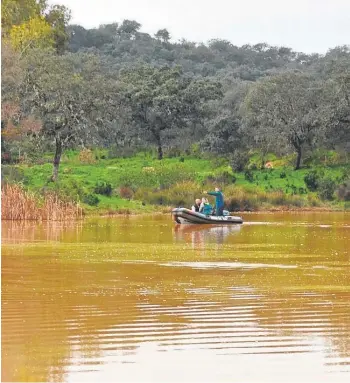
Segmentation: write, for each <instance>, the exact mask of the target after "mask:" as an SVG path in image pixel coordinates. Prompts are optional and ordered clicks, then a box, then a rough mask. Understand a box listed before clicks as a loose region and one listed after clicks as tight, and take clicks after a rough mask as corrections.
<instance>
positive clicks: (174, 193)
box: [5, 150, 350, 214]
mask: <svg viewBox="0 0 350 383" xmlns="http://www.w3.org/2000/svg"><path fill="white" fill-rule="evenodd" d="M95 156H97V158H98V159H97V160H96V159H95ZM103 156H107V155H106V153H105V151H103V150H99V151H98V152H97V153H96V152H94V153H93V157H92V162H93V163H90V164H89V163H88V164H84V163H81V160H80V158H79V155H78V152H76V151H67V152H65V154H64V156H63V157H62V162H61V165H60V172H59V181H58V182H57V183H56V184H54V183H52V182H48V180H49V178H50V175H51V173H52V165H51V163H48V162H47V163H44V164H42V165H24V164H23V165H18V166H16V168H17V170H18V171H20V172H21V177H22V178H23V183H24V185H25V186H26V187H27V188H28V189H29V190H32V191H37V192H42V191H43V190H48V189H49V190H51V189H53V190H56V191H58V192H59V193H62V194H63V195H66V196H68V197H69V198H72V199H75V200H78V201H80V202H82V201H84V198H85V197H86V196H88V197H91V196H94V198H95V197H97V198H98V203H97V205H96V206H89V205H87V204H86V203H85V204H84V203H83V205H84V208H85V210H86V211H87V212H88V213H89V212H97V211H98V212H106V213H110V214H111V213H113V212H118V211H119V212H127V211H138V212H151V211H155V210H159V208H157V207H155V206H154V205H157V204H158V205H159V204H161V205H176V206H178V205H186V206H187V205H188V204H190V203H191V201H193V199H194V198H195V197H200V196H201V195H200V194H201V192H202V191H203V190H204V189H209V188H212V187H214V186H215V185H220V186H221V187H222V188H223V190H224V192H225V190H226V191H227V193H226V192H225V194H226V196H227V197H228V198H231V202H232V206H237V208H240V209H245V208H247V209H248V210H256V209H261V208H270V207H273V206H283V205H286V206H294V207H307V206H322V205H325V203H324V202H322V201H320V199H319V198H318V196H317V193H311V192H310V191H308V190H307V188H306V185H305V182H304V177H305V175H306V174H307V173H309V172H310V171H311V170H317V171H319V172H322V173H323V177H328V178H332V179H334V180H335V181H336V182H337V184H340V183H341V182H343V180H344V179H346V177H349V175H350V164H347V165H331V166H327V167H325V166H321V165H319V166H313V168H312V169H310V168H303V169H300V170H298V171H295V170H293V167H292V166H290V165H288V163H289V162H290V161H286V160H284V159H276V157H275V156H273V155H271V156H269V160H272V161H274V163H275V164H276V165H277V167H275V168H274V169H264V170H250V174H246V173H245V172H242V173H232V170H231V168H230V166H229V164H228V161H226V160H225V159H220V158H218V159H198V158H191V157H175V158H165V159H164V160H162V161H158V160H156V159H155V158H153V157H152V155H150V154H147V153H139V154H137V155H135V156H133V157H130V158H114V159H100V158H101V157H103ZM50 158H52V155H51V154H48V153H46V154H45V155H43V159H44V161H45V162H46V161H50ZM258 161H259V158H258V156H256V155H253V156H252V157H251V160H250V164H251V165H252V164H256V163H257V162H258ZM278 165H280V166H278ZM5 168H6V167H5ZM7 168H9V166H8V167H7ZM11 168H12V169H13V168H14V166H12V167H11ZM346 175H347V176H346ZM233 176H234V178H235V182H234V185H233V186H232V177H233ZM17 181H18V180H17ZM101 182H102V183H106V184H110V185H111V187H112V194H111V196H110V197H108V196H105V195H100V194H96V193H95V191H94V188H95V186H96V185H97V184H98V183H101ZM121 188H122V189H123V188H124V190H121ZM238 191H239V193H238ZM122 192H123V193H124V194H125V193H130V195H128V196H127V197H128V198H123V197H125V195H124V194H123V193H122ZM236 192H237V193H238V194H239V195H240V197H239V199H237V198H236V196H235V194H237V193H236ZM142 202H143V203H142ZM326 204H327V206H330V207H334V208H339V207H341V206H342V204H343V205H344V203H340V202H339V201H337V200H335V201H333V202H327V203H326Z"/></svg>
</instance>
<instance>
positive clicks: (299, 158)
mask: <svg viewBox="0 0 350 383" xmlns="http://www.w3.org/2000/svg"><path fill="white" fill-rule="evenodd" d="M301 154H302V153H301V146H299V147H298V148H297V162H296V164H295V170H298V169H300V164H301Z"/></svg>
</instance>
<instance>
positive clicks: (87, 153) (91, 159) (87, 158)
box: [78, 149, 96, 164]
mask: <svg viewBox="0 0 350 383" xmlns="http://www.w3.org/2000/svg"><path fill="white" fill-rule="evenodd" d="M78 158H79V161H80V162H81V163H82V164H94V163H95V162H96V159H95V156H94V154H93V152H92V151H91V150H90V149H83V150H81V151H80V152H79V156H78Z"/></svg>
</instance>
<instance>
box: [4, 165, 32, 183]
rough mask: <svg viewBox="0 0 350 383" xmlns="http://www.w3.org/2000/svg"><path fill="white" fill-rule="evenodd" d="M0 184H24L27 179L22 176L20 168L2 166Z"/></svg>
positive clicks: (22, 172)
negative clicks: (0, 181)
mask: <svg viewBox="0 0 350 383" xmlns="http://www.w3.org/2000/svg"><path fill="white" fill-rule="evenodd" d="M1 175H2V183H13V182H16V183H17V182H23V183H26V181H27V178H26V177H25V175H24V171H23V169H21V168H18V167H14V166H4V165H3V166H2V167H1Z"/></svg>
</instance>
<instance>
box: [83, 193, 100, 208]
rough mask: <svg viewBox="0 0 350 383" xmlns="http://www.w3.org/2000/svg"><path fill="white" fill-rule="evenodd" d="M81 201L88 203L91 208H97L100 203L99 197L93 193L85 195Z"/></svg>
mask: <svg viewBox="0 0 350 383" xmlns="http://www.w3.org/2000/svg"><path fill="white" fill-rule="evenodd" d="M81 200H82V202H83V203H86V204H87V205H90V206H97V205H98V203H99V202H100V200H99V198H98V197H97V195H95V194H93V193H86V194H84V195H83V197H82V199H81Z"/></svg>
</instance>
